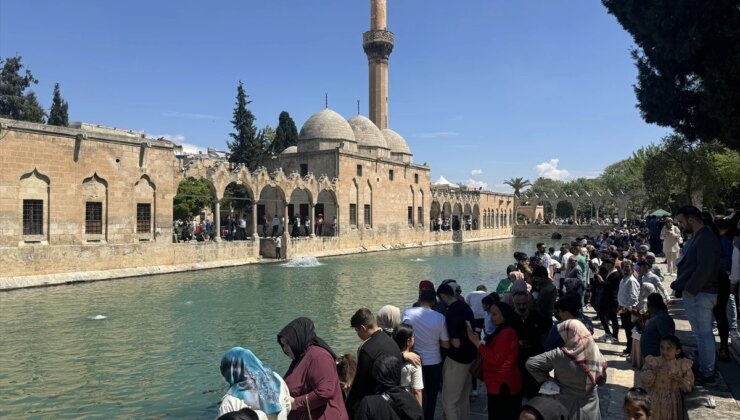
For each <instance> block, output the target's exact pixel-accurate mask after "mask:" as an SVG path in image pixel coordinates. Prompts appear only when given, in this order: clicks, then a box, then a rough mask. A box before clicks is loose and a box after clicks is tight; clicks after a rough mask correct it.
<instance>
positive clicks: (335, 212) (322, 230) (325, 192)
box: [316, 189, 339, 236]
mask: <svg viewBox="0 0 740 420" xmlns="http://www.w3.org/2000/svg"><path fill="white" fill-rule="evenodd" d="M316 218H317V221H318V223H317V224H316V235H317V236H336V234H337V231H338V227H339V226H338V223H339V222H338V221H339V207H338V201H337V198H336V194H335V193H334V191H333V190H329V189H321V190H320V191H319V194H318V196H317V198H316Z"/></svg>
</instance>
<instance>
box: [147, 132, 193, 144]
mask: <svg viewBox="0 0 740 420" xmlns="http://www.w3.org/2000/svg"><path fill="white" fill-rule="evenodd" d="M146 136H147V137H148V138H152V139H159V138H164V139H165V140H169V141H171V142H173V143H175V144H183V143H185V134H182V133H178V134H149V133H146Z"/></svg>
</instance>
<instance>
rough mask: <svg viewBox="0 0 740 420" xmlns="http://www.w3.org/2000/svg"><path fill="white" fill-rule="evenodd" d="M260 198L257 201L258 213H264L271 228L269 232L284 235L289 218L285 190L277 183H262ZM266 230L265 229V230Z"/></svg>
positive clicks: (272, 234) (273, 234)
mask: <svg viewBox="0 0 740 420" xmlns="http://www.w3.org/2000/svg"><path fill="white" fill-rule="evenodd" d="M258 197H259V200H258V201H257V215H258V217H259V216H260V215H264V216H265V219H266V220H267V222H268V223H269V224H270V227H271V229H270V230H267V233H268V234H269V235H271V236H277V235H282V234H283V232H285V229H286V227H287V226H286V223H287V222H288V219H287V217H286V212H287V211H288V201H287V199H286V197H285V192H284V191H283V189H282V188H280V186H279V185H277V184H276V183H262V186H261V188H260V190H259V195H258ZM275 217H277V222H278V225H277V229H275V227H274V226H275V225H274V224H273V223H274V219H275ZM263 231H264V230H263Z"/></svg>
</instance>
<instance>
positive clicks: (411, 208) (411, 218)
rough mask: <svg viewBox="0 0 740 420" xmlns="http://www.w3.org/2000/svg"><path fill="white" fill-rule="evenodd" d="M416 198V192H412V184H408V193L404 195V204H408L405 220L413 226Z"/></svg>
mask: <svg viewBox="0 0 740 420" xmlns="http://www.w3.org/2000/svg"><path fill="white" fill-rule="evenodd" d="M415 199H416V194H414V186H413V185H409V191H408V195H407V197H406V205H407V206H408V207H407V209H406V220H407V222H408V225H409V227H413V226H414V219H415V217H414V200H415Z"/></svg>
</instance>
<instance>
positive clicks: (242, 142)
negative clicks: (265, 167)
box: [228, 81, 266, 171]
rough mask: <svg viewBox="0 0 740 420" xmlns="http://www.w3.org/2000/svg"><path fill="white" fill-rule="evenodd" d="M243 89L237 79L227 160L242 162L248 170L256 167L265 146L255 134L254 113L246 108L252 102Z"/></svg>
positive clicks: (262, 155) (261, 158) (262, 157)
mask: <svg viewBox="0 0 740 420" xmlns="http://www.w3.org/2000/svg"><path fill="white" fill-rule="evenodd" d="M248 98H249V96H247V94H246V93H245V91H244V84H243V83H242V82H241V81H239V85H238V86H237V88H236V105H235V106H234V119H233V120H231V123H232V124H233V125H234V132H233V133H229V136H230V137H231V138H232V139H233V141H231V142H228V145H229V150H230V151H231V155H230V156H229V161H230V162H234V163H243V164H245V165H246V166H247V168H248V169H249V170H250V171H254V170H255V169H257V168H258V167H259V166H260V164H261V163H262V160H263V159H264V156H265V152H266V151H265V146H264V144H263V140H262V138H260V136H258V135H257V134H258V133H257V127H255V125H254V120H255V118H254V115H253V114H252V111H250V110H249V109H248V108H247V105H249V104H250V103H252V101H250V100H248Z"/></svg>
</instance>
